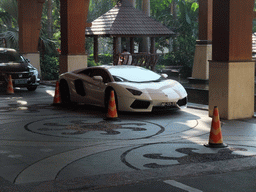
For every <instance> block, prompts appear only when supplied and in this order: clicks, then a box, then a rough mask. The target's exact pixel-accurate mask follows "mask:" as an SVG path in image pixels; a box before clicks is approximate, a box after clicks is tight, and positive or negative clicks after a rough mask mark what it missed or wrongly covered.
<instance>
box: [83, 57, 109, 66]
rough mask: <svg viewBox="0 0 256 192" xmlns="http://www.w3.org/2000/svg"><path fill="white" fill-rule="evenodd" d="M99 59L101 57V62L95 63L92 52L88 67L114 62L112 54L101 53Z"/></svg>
mask: <svg viewBox="0 0 256 192" xmlns="http://www.w3.org/2000/svg"><path fill="white" fill-rule="evenodd" d="M98 59H99V62H98V63H95V61H94V57H93V54H91V55H90V56H89V57H88V60H87V62H88V63H87V65H88V67H92V66H98V65H106V64H110V63H113V55H112V54H100V55H99V58H98Z"/></svg>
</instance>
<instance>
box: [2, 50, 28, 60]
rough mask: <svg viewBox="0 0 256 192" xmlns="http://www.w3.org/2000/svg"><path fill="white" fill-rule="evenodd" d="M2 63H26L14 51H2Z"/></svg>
mask: <svg viewBox="0 0 256 192" xmlns="http://www.w3.org/2000/svg"><path fill="white" fill-rule="evenodd" d="M0 62H1V63H9V62H13V63H21V62H24V60H23V58H22V57H21V56H20V55H19V54H18V53H17V52H14V51H6V50H4V51H0Z"/></svg>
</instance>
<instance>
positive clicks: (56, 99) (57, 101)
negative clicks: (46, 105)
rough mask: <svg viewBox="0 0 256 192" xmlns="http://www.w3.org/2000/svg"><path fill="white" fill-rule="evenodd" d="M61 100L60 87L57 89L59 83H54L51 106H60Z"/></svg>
mask: <svg viewBox="0 0 256 192" xmlns="http://www.w3.org/2000/svg"><path fill="white" fill-rule="evenodd" d="M60 103H61V99H60V87H59V81H57V82H56V88H55V95H54V99H53V105H55V104H60Z"/></svg>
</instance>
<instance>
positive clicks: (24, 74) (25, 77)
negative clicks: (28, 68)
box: [8, 72, 31, 79]
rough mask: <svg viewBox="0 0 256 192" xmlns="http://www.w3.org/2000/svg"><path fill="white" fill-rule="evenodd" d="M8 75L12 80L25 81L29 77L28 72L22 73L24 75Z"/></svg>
mask: <svg viewBox="0 0 256 192" xmlns="http://www.w3.org/2000/svg"><path fill="white" fill-rule="evenodd" d="M8 75H11V76H12V79H27V78H29V77H31V75H30V73H29V72H24V73H10V74H8Z"/></svg>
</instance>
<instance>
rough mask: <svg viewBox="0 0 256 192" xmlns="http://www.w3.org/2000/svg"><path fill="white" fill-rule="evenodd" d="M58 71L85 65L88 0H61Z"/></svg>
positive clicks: (71, 69)
mask: <svg viewBox="0 0 256 192" xmlns="http://www.w3.org/2000/svg"><path fill="white" fill-rule="evenodd" d="M60 3H61V10H60V13H61V55H60V73H64V72H67V71H73V70H75V69H78V68H84V67H87V55H86V53H85V28H86V26H87V23H86V21H87V13H88V8H89V0H76V1H73V0H61V1H60Z"/></svg>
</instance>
